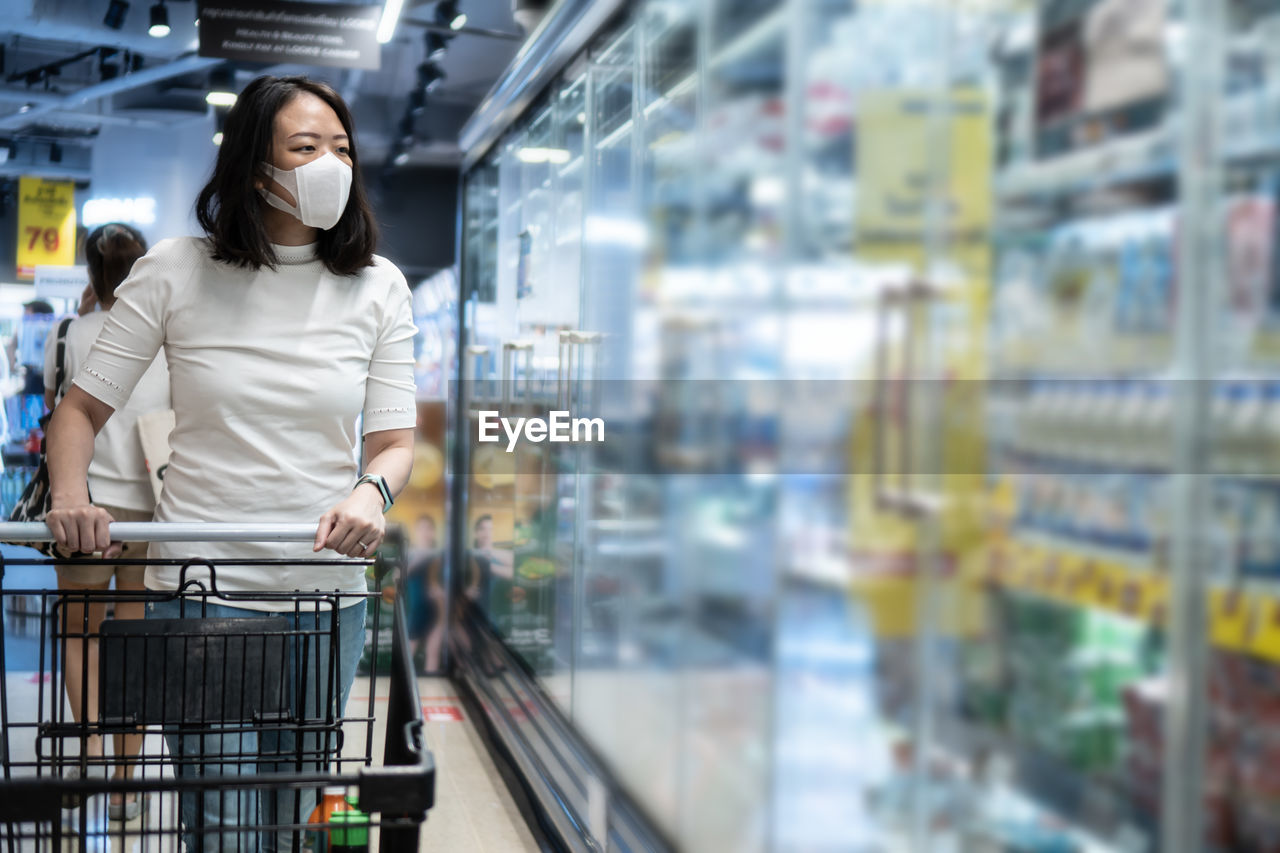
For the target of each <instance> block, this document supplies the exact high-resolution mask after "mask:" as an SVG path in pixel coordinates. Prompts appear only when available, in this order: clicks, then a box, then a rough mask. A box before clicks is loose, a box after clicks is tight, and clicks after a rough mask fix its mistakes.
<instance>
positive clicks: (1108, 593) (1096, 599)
mask: <svg viewBox="0 0 1280 853" xmlns="http://www.w3.org/2000/svg"><path fill="white" fill-rule="evenodd" d="M1096 570H1097V577H1098V579H1097V581H1096V582H1095V584H1094V588H1093V603H1094V605H1095V606H1097V607H1105V608H1106V609H1108V610H1120V611H1123V610H1124V605H1125V593H1126V590H1125V585H1126V583H1127V582H1128V580H1129V573H1128V572H1126V571H1125V570H1124V569H1123V568H1122V567H1120V566H1117V565H1115V564H1113V563H1103V562H1099V563H1097V564H1096Z"/></svg>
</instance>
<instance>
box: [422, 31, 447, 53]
mask: <svg viewBox="0 0 1280 853" xmlns="http://www.w3.org/2000/svg"><path fill="white" fill-rule="evenodd" d="M451 38H453V36H447V35H445V34H443V33H437V32H434V31H433V32H429V33H427V38H426V43H427V59H442V58H443V57H444V52H445V49H446V48H447V47H448V46H449V39H451Z"/></svg>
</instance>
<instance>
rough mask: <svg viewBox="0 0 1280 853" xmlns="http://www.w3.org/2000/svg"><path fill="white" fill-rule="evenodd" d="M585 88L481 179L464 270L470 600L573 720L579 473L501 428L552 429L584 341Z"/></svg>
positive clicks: (480, 171)
mask: <svg viewBox="0 0 1280 853" xmlns="http://www.w3.org/2000/svg"><path fill="white" fill-rule="evenodd" d="M583 88H584V87H583V85H582V83H581V82H579V83H577V84H574V85H570V86H568V87H567V88H565V90H564V91H561V92H558V93H556V95H555V96H554V97H550V98H547V99H545V100H544V101H543V102H542V103H541V104H540V105H538V106H537V107H535V109H534V110H533V111H532V112H531V114H530V116H529V118H528V119H527V120H525V121H523V122H521V123H520V124H519V125H518V126H517V127H516V128H514V129H513V131H512V132H511V133H509V134H508V136H507V137H506V138H505V139H504V140H503V141H502V142H501V143H500V146H499V147H498V148H497V150H496V151H495V152H494V153H493V154H492V155H491V156H490V160H489V161H488V163H487V165H483V166H480V167H478V168H477V169H475V170H473V172H472V173H471V174H470V175H469V176H468V183H467V187H466V191H465V198H466V204H467V214H466V220H465V221H466V223H467V232H466V235H465V237H464V248H465V250H466V255H465V263H466V264H467V268H468V269H469V270H470V271H471V272H472V274H473V278H472V279H471V280H469V281H468V282H467V285H466V286H467V288H468V291H467V292H468V302H467V308H466V321H467V324H468V330H467V331H468V336H469V342H470V346H469V347H468V349H467V353H466V355H467V361H466V364H465V366H464V378H465V379H467V380H469V381H466V382H464V394H465V398H464V406H465V408H466V410H467V422H466V429H467V434H466V436H465V437H463V439H462V440H463V441H464V442H465V446H466V451H465V457H464V458H465V464H466V465H467V466H468V468H469V470H468V474H469V476H468V477H467V479H466V482H465V488H464V490H463V493H464V505H463V507H462V508H461V512H462V514H463V518H464V520H465V525H466V526H465V530H464V535H465V541H466V542H467V543H468V548H467V549H466V553H467V559H466V562H467V567H466V568H467V570H466V571H465V572H464V580H463V593H464V596H465V597H466V599H468V600H470V601H472V602H473V603H474V604H475V605H476V610H477V612H478V614H479V615H480V616H481V618H483V619H484V620H486V621H487V622H488V623H489V624H490V625H491V627H492V628H493V629H494V630H495V631H496V632H497V634H498V635H499V637H500V638H501V639H502V640H503V642H504V643H505V644H506V646H507V647H508V648H509V649H510V650H511V651H512V652H513V653H514V654H516V655H517V656H518V657H519V658H520V659H521V661H522V662H523V664H524V665H525V666H526V667H527V668H528V669H529V671H530V672H532V674H533V675H534V676H535V677H536V678H537V679H538V680H539V684H540V686H541V687H542V688H543V689H544V690H545V691H546V693H547V695H549V696H550V697H551V698H552V700H553V701H555V702H556V703H557V704H558V705H559V706H560V708H561V709H562V710H563V711H565V712H566V713H569V712H570V710H571V707H572V695H573V659H574V631H575V627H574V626H575V622H576V619H575V594H576V588H577V587H576V579H575V578H576V576H575V571H574V568H575V563H574V555H575V536H576V526H575V523H574V520H575V517H576V509H575V500H576V489H577V482H576V473H577V469H576V459H575V457H574V456H573V454H571V453H567V452H560V447H559V446H557V445H550V444H545V443H535V442H530V441H524V440H520V441H518V442H510V441H509V436H508V435H507V432H506V430H505V428H504V427H503V426H502V421H501V420H500V419H502V418H505V419H507V421H508V423H509V424H515V423H516V419H517V418H544V419H545V418H548V417H549V415H550V412H551V411H552V410H555V409H556V408H557V406H559V405H560V404H561V398H562V395H563V387H564V384H565V381H564V378H563V376H562V371H561V367H562V362H563V352H562V347H561V346H560V340H561V337H562V335H563V334H564V333H566V332H569V331H573V330H576V329H577V327H578V311H579V282H580V262H579V254H580V248H579V247H580V238H581V230H582V226H581V219H582V186H583V178H582V174H583V170H582V142H583V134H584V130H583V127H584V116H583V114H582V109H583V98H584V91H583ZM482 420H483V423H482ZM482 432H483V433H484V434H485V437H486V438H487V439H488V440H486V441H482V440H481V433H482Z"/></svg>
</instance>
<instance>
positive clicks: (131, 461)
mask: <svg viewBox="0 0 1280 853" xmlns="http://www.w3.org/2000/svg"><path fill="white" fill-rule="evenodd" d="M146 251H147V241H146V239H145V238H144V237H143V236H142V234H140V233H139V232H138V231H136V230H135V229H133V228H130V227H129V226H128V225H122V224H119V223H112V224H109V225H103V226H102V227H100V228H97V229H95V230H94V231H93V232H92V233H90V234H89V236H88V238H87V241H86V243H85V263H86V266H87V267H88V271H89V287H90V288H91V290H92V295H93V302H94V303H96V304H97V305H99V306H101V308H102V310H101V311H93V310H92V309H90V310H89V311H88V312H87V313H84V314H83V315H82V316H80V317H79V318H77V319H75V320H73V321H72V322H71V325H70V326H68V327H67V335H66V346H65V353H64V355H63V359H64V362H63V363H64V380H63V382H64V385H63V387H61V388H55V387H53V383H54V382H55V381H56V379H55V377H56V376H57V369H56V359H57V347H56V346H50V347H47V348H46V351H45V364H44V377H45V389H44V401H45V405H46V406H48V407H49V408H50V409H52V408H54V404H55V403H56V402H57V401H58V400H59V399H61V398H62V397H63V396H65V395H66V393H67V392H68V391H69V390H70V388H71V382H72V379H73V377H74V376H75V375H76V373H77V372H78V369H79V366H80V365H81V364H82V363H83V362H84V359H85V357H86V356H88V355H89V350H90V349H91V348H92V347H93V343H94V341H96V340H97V339H98V334H99V333H100V332H101V331H102V328H103V326H105V325H106V323H107V320H108V319H109V318H110V316H111V309H112V307H113V306H114V305H115V302H116V295H115V293H116V288H117V287H118V286H119V285H120V283H121V282H122V281H124V279H125V277H126V276H127V275H128V274H129V271H130V270H131V269H132V268H133V264H134V262H135V261H137V260H138V258H140V257H142V256H143V255H144V254H146ZM86 302H87V300H86V299H84V298H82V299H81V309H82V310H83V308H84V307H85V303H86ZM52 337H53V336H50V338H51V339H52ZM168 408H169V372H168V369H167V368H166V365H165V359H164V354H163V353H160V354H158V355H157V356H156V358H155V361H153V362H152V363H151V365H150V366H149V367H147V369H146V370H145V371H144V372H143V374H142V378H141V379H139V380H138V384H137V385H136V386H135V387H134V389H133V393H132V394H130V395H129V397H128V399H127V400H126V401H125V402H124V404H123V405H121V407H120V408H119V409H117V410H116V413H115V416H114V417H112V418H111V420H110V421H108V422H107V423H106V424H105V425H104V426H103V428H102V431H101V432H99V433H98V435H97V438H95V439H94V444H93V461H92V462H91V463H90V464H89V472H88V481H89V494H90V495H92V496H93V500H94V501H95V503H96V504H97V505H98V506H100V507H102V508H103V509H105V510H106V511H107V512H109V513H110V514H111V517H112V518H114V519H115V520H116V521H151V519H152V516H153V515H154V513H155V495H154V494H153V492H152V490H151V480H150V477H149V476H148V474H147V466H146V461H145V459H144V458H143V455H142V445H141V444H140V443H139V441H138V416H139V415H143V414H146V413H148V412H155V411H163V410H165V409H168ZM146 553H147V546H146V544H145V543H139V542H126V543H122V544H121V545H120V562H119V563H118V564H116V565H114V566H112V565H105V566H74V565H59V566H58V567H57V571H58V588H59V589H62V590H67V591H75V592H83V591H86V590H105V589H108V588H109V587H110V585H111V579H112V578H113V577H114V578H115V582H116V590H117V591H135V592H140V591H142V590H143V589H144V588H145V587H144V586H143V573H144V571H145V569H144V567H143V566H140V565H136V564H134V563H132V562H131V560H132V559H142V558H145V557H146ZM88 610H89V613H88V622H87V626H88V630H87V633H88V634H90V635H94V634H97V633H98V632H99V629H100V628H101V626H102V620H103V618H104V616H105V610H106V605H105V604H104V603H101V602H98V603H90V604H89V605H88ZM66 611H67V625H69V626H80V625H84V624H86V623H85V621H84V620H85V612H84V611H85V604H84V602H83V600H77V599H76V598H75V597H74V596H71V597H68V598H67V600H66ZM143 616H144V613H143V606H142V602H141V601H140V600H139V601H118V602H116V606H115V618H117V619H141V618H143ZM75 630H78V628H77V629H75ZM68 633H69V634H70V633H72V631H70V630H69V631H68ZM84 646H85V641H84V640H83V639H78V638H76V637H72V636H68V638H67V644H66V663H65V665H64V669H63V671H64V674H65V676H66V678H65V681H66V689H67V699H68V700H69V701H70V704H71V713H72V715H73V716H74V717H75V719H76V722H80V721H82V720H85V719H88V720H94V719H96V717H97V712H98V695H97V693H98V689H97V688H98V642H97V640H96V639H90V640H89V641H88V648H87V649H86V648H84ZM87 747H88V751H89V754H90V755H92V756H98V757H100V756H101V755H102V754H103V752H102V750H103V744H102V740H101V738H99V737H94V738H90V739H89V742H88V744H87ZM141 750H142V736H141V735H137V736H134V735H129V736H127V737H126V736H123V735H116V737H115V755H116V763H115V769H114V772H115V776H116V777H117V778H126V777H132V775H133V764H132V762H131V760H130V759H131V758H136V756H137V755H138V753H139V752H140V751H141ZM141 806H142V804H141V803H140V802H139V800H138V798H137V796H136V795H134V794H129V795H128V797H122V796H121V795H120V794H118V793H117V794H113V795H112V797H111V802H110V804H109V806H108V815H109V816H110V817H111V819H113V820H132V819H134V818H135V817H137V816H138V814H139V811H140V810H141Z"/></svg>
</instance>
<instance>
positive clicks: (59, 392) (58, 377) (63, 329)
mask: <svg viewBox="0 0 1280 853" xmlns="http://www.w3.org/2000/svg"><path fill="white" fill-rule="evenodd" d="M74 319H75V317H67V318H66V319H65V320H63V321H62V322H61V323H59V324H58V352H57V358H56V360H55V362H54V363H55V364H56V365H57V367H56V369H55V371H54V374H53V376H54V380H53V381H54V384H53V387H54V402H55V403H57V402H58V401H59V400H61V399H62V398H63V397H64V396H65V395H66V393H67V392H66V390H65V389H64V388H63V387H62V386H63V385H64V384H65V383H66V381H67V365H66V361H67V327H68V326H70V325H71V321H72V320H74Z"/></svg>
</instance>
